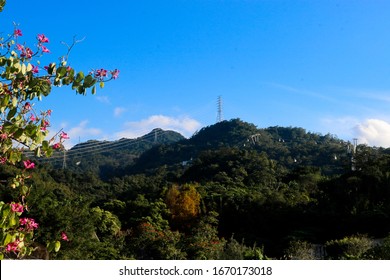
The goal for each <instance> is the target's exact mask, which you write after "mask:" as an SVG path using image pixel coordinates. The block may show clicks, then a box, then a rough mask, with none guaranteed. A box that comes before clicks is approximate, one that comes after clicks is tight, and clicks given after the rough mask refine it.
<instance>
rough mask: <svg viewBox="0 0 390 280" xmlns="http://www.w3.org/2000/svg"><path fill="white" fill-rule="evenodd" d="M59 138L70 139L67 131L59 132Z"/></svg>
mask: <svg viewBox="0 0 390 280" xmlns="http://www.w3.org/2000/svg"><path fill="white" fill-rule="evenodd" d="M60 139H61V140H62V139H70V137H69V135H68V134H67V133H65V132H63V131H62V132H61V134H60Z"/></svg>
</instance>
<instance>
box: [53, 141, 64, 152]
mask: <svg viewBox="0 0 390 280" xmlns="http://www.w3.org/2000/svg"><path fill="white" fill-rule="evenodd" d="M61 147H62V145H61V143H55V144H54V145H53V149H55V150H57V149H60V148H61Z"/></svg>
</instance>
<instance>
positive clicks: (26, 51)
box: [16, 44, 34, 58]
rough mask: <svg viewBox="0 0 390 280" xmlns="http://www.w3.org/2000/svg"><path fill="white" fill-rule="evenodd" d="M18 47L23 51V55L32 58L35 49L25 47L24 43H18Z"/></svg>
mask: <svg viewBox="0 0 390 280" xmlns="http://www.w3.org/2000/svg"><path fill="white" fill-rule="evenodd" d="M16 48H17V49H18V50H20V51H21V52H22V54H21V55H20V56H21V57H25V58H32V56H33V54H34V53H33V51H32V50H31V49H30V48H24V47H23V46H22V45H19V44H18V45H16Z"/></svg>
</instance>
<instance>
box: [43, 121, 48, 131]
mask: <svg viewBox="0 0 390 280" xmlns="http://www.w3.org/2000/svg"><path fill="white" fill-rule="evenodd" d="M41 125H42V126H41V130H42V131H46V130H47V127H48V126H49V125H50V123H49V122H48V121H47V120H42V122H41Z"/></svg>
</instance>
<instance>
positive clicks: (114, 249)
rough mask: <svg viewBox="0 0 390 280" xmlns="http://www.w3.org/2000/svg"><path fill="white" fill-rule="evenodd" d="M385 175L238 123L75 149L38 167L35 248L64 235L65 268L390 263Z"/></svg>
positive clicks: (356, 154) (357, 156) (354, 150)
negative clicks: (78, 262) (88, 262)
mask: <svg viewBox="0 0 390 280" xmlns="http://www.w3.org/2000/svg"><path fill="white" fill-rule="evenodd" d="M64 157H65V161H64ZM389 166H390V151H389V150H388V149H382V148H379V149H378V148H373V147H368V146H365V145H358V146H354V145H352V144H351V143H349V142H346V141H343V140H340V139H338V138H337V137H335V136H332V135H319V134H317V133H311V132H307V131H305V130H304V129H302V128H295V127H294V128H293V127H269V128H261V129H260V128H257V127H256V126H255V125H253V124H249V123H246V122H244V121H241V120H239V119H233V120H230V121H223V122H220V123H217V124H214V125H211V126H209V127H205V128H203V129H201V130H200V131H199V132H197V133H196V134H195V135H193V136H192V137H191V138H189V139H186V138H184V137H183V136H181V135H180V134H178V133H176V132H172V131H163V130H159V129H157V130H154V131H152V132H151V133H149V134H147V135H145V136H143V137H140V138H137V139H132V140H130V139H121V140H118V141H115V142H99V141H89V142H86V143H81V144H79V145H76V146H75V147H74V148H72V149H71V150H69V151H65V152H63V153H60V154H56V155H54V156H53V159H52V161H44V162H43V161H42V162H41V161H39V162H38V167H39V168H38V169H37V171H36V172H35V173H34V176H33V179H34V180H33V182H34V188H35V189H36V190H35V191H34V192H32V193H31V201H30V205H31V212H32V213H33V214H34V216H36V217H40V220H39V223H40V225H41V227H40V231H39V238H38V240H37V242H38V244H44V243H45V240H47V239H49V238H51V237H52V235H53V234H54V233H56V232H57V234H58V232H60V231H61V230H66V232H68V234H69V237H70V239H71V240H72V242H69V243H67V244H65V245H64V246H63V248H62V249H61V250H60V252H59V253H57V254H52V255H51V256H50V257H51V258H57V259H120V258H124V259H127V258H136V259H264V258H275V259H284V258H292V259H315V258H317V259H388V258H390V255H389V252H390V251H389V248H390V247H389V246H390V238H389V237H387V236H388V235H389V232H390V172H389ZM0 168H2V172H1V174H2V175H1V176H2V178H0V179H1V180H3V181H7V178H8V177H9V176H10V174H12V172H14V171H13V170H14V167H9V166H6V165H4V166H0ZM1 192H2V193H1V194H2V195H5V196H7V195H11V194H9V193H7V191H6V189H4V190H2V191H1ZM50 209H52V211H49V210H50ZM49 213H50V214H49ZM53 213H56V214H55V215H53Z"/></svg>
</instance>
